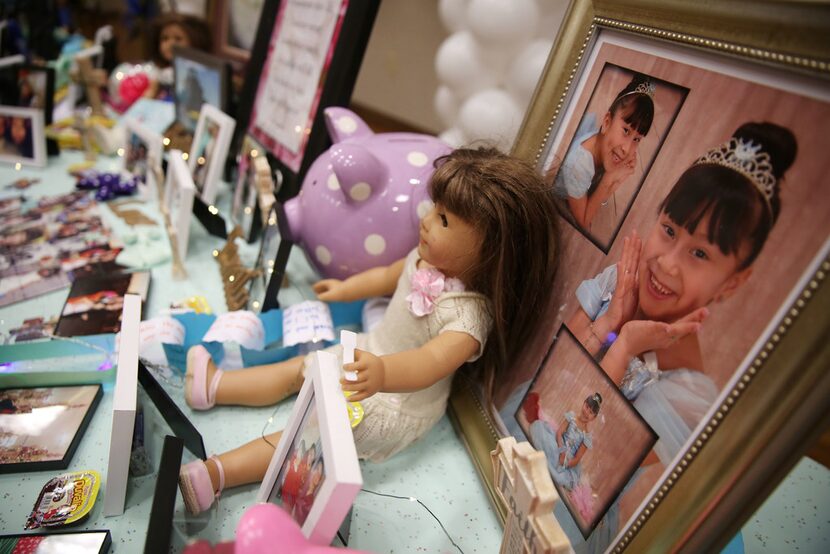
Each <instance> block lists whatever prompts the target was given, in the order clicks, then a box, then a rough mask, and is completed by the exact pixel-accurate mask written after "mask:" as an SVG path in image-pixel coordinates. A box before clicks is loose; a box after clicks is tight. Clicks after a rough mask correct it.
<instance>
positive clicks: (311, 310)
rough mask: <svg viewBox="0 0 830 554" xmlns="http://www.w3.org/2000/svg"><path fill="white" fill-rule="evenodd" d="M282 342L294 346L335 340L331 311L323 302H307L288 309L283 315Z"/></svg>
mask: <svg viewBox="0 0 830 554" xmlns="http://www.w3.org/2000/svg"><path fill="white" fill-rule="evenodd" d="M282 331H283V339H282V342H283V344H284V345H285V346H294V345H295V344H302V343H304V342H318V341H321V340H329V341H332V340H334V323H332V320H331V311H330V310H329V307H328V306H327V305H326V304H324V303H323V302H317V301H306V302H301V303H299V304H294V305H293V306H290V307H288V308H286V309H285V310H284V311H283V313H282Z"/></svg>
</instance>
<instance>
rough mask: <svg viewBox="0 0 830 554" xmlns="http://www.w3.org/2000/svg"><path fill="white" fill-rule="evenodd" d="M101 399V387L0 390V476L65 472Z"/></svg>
mask: <svg viewBox="0 0 830 554" xmlns="http://www.w3.org/2000/svg"><path fill="white" fill-rule="evenodd" d="M100 398H101V386H100V385H82V386H68V387H46V388H17V389H3V390H0V473H11V472H16V471H31V470H37V469H53V468H54V469H58V468H65V467H67V466H68V465H69V460H70V458H71V456H72V454H73V453H74V450H75V448H77V445H78V442H79V441H80V438H81V435H83V433H84V431H85V429H86V425H87V423H88V422H89V419H90V417H91V416H92V412H93V411H94V410H95V407H96V406H97V404H98V401H99V400H100ZM46 463H50V464H49V465H48V466H47V465H45V464H46ZM34 464H44V465H41V466H36V465H34Z"/></svg>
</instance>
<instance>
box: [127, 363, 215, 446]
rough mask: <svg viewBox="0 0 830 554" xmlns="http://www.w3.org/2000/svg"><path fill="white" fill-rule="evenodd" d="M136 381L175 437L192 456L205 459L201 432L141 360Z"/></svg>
mask: <svg viewBox="0 0 830 554" xmlns="http://www.w3.org/2000/svg"><path fill="white" fill-rule="evenodd" d="M138 382H139V383H140V384H141V387H142V388H143V389H144V392H146V393H147V396H149V397H150V400H152V401H153V405H155V407H156V409H157V410H158V411H159V413H160V414H161V417H163V418H164V421H165V422H167V425H169V426H170V429H171V430H172V431H173V433H175V435H176V437H178V438H179V439H181V440H182V442H183V444H184V445H185V446H186V447H187V449H188V450H189V451H190V452H191V453H192V454H193V455H194V456H197V457H198V458H199V459H200V460H206V459H207V452H206V451H205V442H204V440H202V435H201V433H199V430H198V429H196V426H195V425H193V424H192V423H191V422H190V420H189V419H188V418H187V416H186V415H185V414H184V412H182V410H181V408H179V406H178V404H176V403H175V402H174V401H173V399H172V398H170V395H168V394H167V391H165V390H164V387H163V386H161V383H159V382H158V381H157V380H156V378H155V377H154V376H153V374H152V372H151V371H150V370H148V369H147V367H146V366H145V365H144V363H143V362H142V361H141V360H139V361H138Z"/></svg>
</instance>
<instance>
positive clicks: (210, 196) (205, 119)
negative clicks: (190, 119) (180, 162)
mask: <svg viewBox="0 0 830 554" xmlns="http://www.w3.org/2000/svg"><path fill="white" fill-rule="evenodd" d="M235 125H236V122H235V121H234V119H233V118H232V117H230V116H229V115H227V114H226V113H225V112H223V111H222V110H220V109H218V108H215V107H213V106H211V105H210V104H202V111H201V112H200V113H199V122H198V123H197V125H196V133H195V134H194V135H193V143H192V144H191V146H190V154H188V166H189V168H190V173H191V174H192V175H193V183H194V184H195V185H196V190H197V191H198V194H199V196H200V197H201V198H202V200H203V201H204V202H205V204H213V202H214V200H215V199H216V192H217V189H218V187H219V179H220V178H221V176H222V169H223V168H224V166H225V159H226V158H227V157H228V147H229V146H230V143H231V137H233V129H234V126H235Z"/></svg>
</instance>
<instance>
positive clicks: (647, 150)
mask: <svg viewBox="0 0 830 554" xmlns="http://www.w3.org/2000/svg"><path fill="white" fill-rule="evenodd" d="M687 93H688V89H685V88H683V87H678V86H676V85H673V84H671V83H667V82H663V81H661V80H659V79H656V78H653V77H650V76H649V75H646V74H643V73H639V72H634V71H629V70H628V69H625V68H622V67H618V66H615V65H611V64H606V65H605V67H604V68H603V70H602V73H601V74H600V76H599V79H598V80H597V82H596V84H595V86H594V89H593V92H592V94H591V97H590V99H589V101H588V104H587V106H585V111H584V114H583V116H582V118H581V119H580V120H579V126H578V127H577V128H576V131H575V132H574V134H573V139H572V140H571V141H570V144H569V145H568V148H567V151H565V153H564V155H560V156H557V157H554V159H553V160H552V161H551V162H550V163H549V164H548V165H547V169H546V174H547V175H548V178H549V179H550V180H552V182H553V187H554V194H555V195H556V198H557V205H558V207H559V209H560V211H561V213H562V215H563V216H564V217H565V219H566V220H568V221H569V222H570V223H571V224H573V225H574V226H575V227H576V228H577V229H579V230H580V231H581V232H582V233H584V234H585V236H586V237H588V238H589V239H590V240H591V241H592V242H593V243H594V244H596V245H597V246H598V247H599V248H600V249H601V250H602V251H603V252H607V251H608V248H609V247H610V245H611V243H612V242H613V241H614V237H615V236H616V234H617V232H618V230H619V227H620V224H621V223H622V221H623V219H625V214H626V213H627V212H628V209H629V207H630V205H631V203H632V201H633V200H634V197H635V196H636V195H637V191H638V190H639V188H640V185H641V184H642V182H643V179H644V178H645V176H646V175H647V174H648V169H649V167H650V165H651V162H652V161H653V160H654V158H655V156H656V155H657V153H658V151H659V149H660V146H661V144H662V142H663V139H664V138H665V136H666V134H667V133H668V131H669V129H670V128H671V126H672V123H673V122H674V118H675V116H676V115H677V112H678V110H680V108H681V106H682V105H683V101H684V100H685V98H686V94H687Z"/></svg>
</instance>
